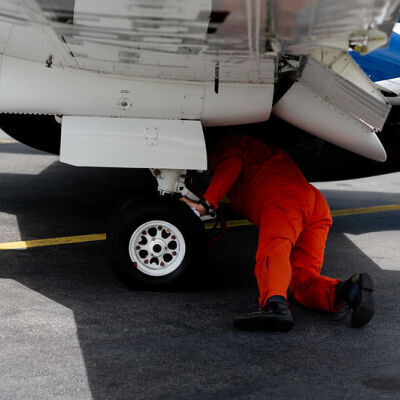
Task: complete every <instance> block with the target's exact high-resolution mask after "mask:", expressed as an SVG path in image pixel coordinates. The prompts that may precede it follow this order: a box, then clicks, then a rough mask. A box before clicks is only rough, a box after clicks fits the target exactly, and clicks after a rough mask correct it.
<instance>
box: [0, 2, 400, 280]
mask: <svg viewBox="0 0 400 400" xmlns="http://www.w3.org/2000/svg"><path fill="white" fill-rule="evenodd" d="M399 9H400V0H368V1H366V0H335V1H333V0H229V1H228V0H114V1H112V2H111V1H106V0H0V43H1V48H0V54H1V56H0V57H1V58H0V112H1V113H2V115H1V118H0V127H2V128H3V129H4V130H5V132H7V133H8V134H9V135H11V136H13V137H14V138H16V139H17V140H20V141H21V142H23V143H26V144H28V145H31V146H32V147H35V148H38V149H41V150H46V151H50V152H54V153H57V154H59V155H60V161H62V162H64V163H67V164H71V165H75V166H86V167H109V168H113V167H114V168H115V167H120V168H148V169H150V170H151V172H152V174H153V176H154V177H155V179H156V181H157V185H158V192H159V194H160V195H161V196H157V197H156V196H150V197H148V196H145V195H142V194H141V195H140V196H138V198H135V199H132V200H130V201H128V202H126V203H125V204H123V205H121V206H120V207H119V208H118V209H116V211H115V212H114V213H113V215H112V216H111V218H110V224H109V228H108V231H107V242H108V253H109V258H110V261H111V264H112V265H113V267H114V269H115V271H116V272H117V273H118V274H119V275H120V276H121V277H122V279H123V280H124V282H125V283H126V284H127V285H129V286H135V285H137V284H140V285H144V286H147V287H151V288H163V287H168V286H170V285H175V284H177V283H178V282H183V281H184V280H186V279H187V278H189V277H193V276H197V273H199V271H201V269H202V268H201V266H202V260H203V255H204V242H205V235H204V227H203V221H202V220H200V219H199V218H198V217H196V216H195V214H194V213H192V212H191V211H190V209H188V208H187V207H186V206H185V205H183V204H182V203H181V202H179V201H178V200H177V197H178V196H180V195H186V196H189V197H191V198H193V199H197V198H198V194H196V193H195V192H196V191H195V189H193V187H192V186H191V185H190V180H189V179H188V177H189V176H190V174H191V171H204V170H206V169H207V152H206V146H205V138H204V131H207V132H208V134H210V132H212V131H213V129H224V127H226V126H229V127H231V126H232V125H235V126H239V127H243V125H246V124H261V125H258V126H262V127H264V126H265V125H263V123H264V121H267V120H270V119H271V120H273V121H275V122H276V121H284V122H286V123H289V124H291V126H293V127H294V128H293V129H294V130H295V129H300V130H301V131H302V132H308V134H311V135H313V136H312V137H316V138H318V139H316V140H320V139H323V141H324V142H323V143H326V142H330V143H333V144H334V145H335V149H337V148H338V147H341V148H343V149H347V150H348V151H350V152H353V153H357V154H358V155H360V156H362V157H364V158H366V159H370V160H373V162H374V163H376V162H384V161H385V160H386V158H387V154H386V151H385V148H384V146H383V145H382V143H381V141H380V139H379V137H378V132H380V131H382V129H383V128H384V125H385V122H386V121H387V120H388V117H389V114H390V111H391V105H390V104H389V102H388V101H387V99H386V98H385V96H384V95H382V93H381V90H380V88H379V87H377V86H376V85H375V84H374V83H373V82H372V81H371V80H370V79H369V78H368V76H367V75H366V74H365V73H364V72H363V71H362V69H361V68H360V67H359V66H358V65H357V63H356V62H355V61H354V60H353V58H352V57H351V56H350V55H349V52H348V50H349V48H351V49H353V50H354V51H356V52H358V53H360V54H367V53H370V52H371V51H373V50H374V49H377V48H379V47H382V46H384V45H385V44H386V43H387V39H388V37H389V35H390V34H391V32H392V29H393V26H394V24H395V22H396V21H397V19H398V15H399ZM272 115H273V116H272ZM276 123H278V122H276ZM229 129H230V128H229ZM258 129H260V128H258ZM291 132H292V131H291V129H290V128H285V129H283V130H281V131H280V132H278V133H276V135H279V136H280V137H285V136H286V135H288V136H290V135H291V134H292V133H291ZM267 135H268V132H266V133H265V136H267ZM336 146H338V147H336ZM300 150H301V146H300ZM311 151H312V152H314V153H315V154H317V153H318V148H317V146H314V147H313V149H312V150H311ZM335 151H336V150H335ZM343 151H344V150H343ZM300 158H303V159H308V158H309V157H308V156H307V153H306V152H300ZM311 158H314V157H311ZM315 158H317V157H315ZM320 159H321V158H320ZM337 164H340V162H339V163H337V162H336V164H335V165H334V167H336V166H337ZM375 165H376V164H374V166H375ZM127 184H129V182H127ZM131 184H132V185H134V182H132V183H131Z"/></svg>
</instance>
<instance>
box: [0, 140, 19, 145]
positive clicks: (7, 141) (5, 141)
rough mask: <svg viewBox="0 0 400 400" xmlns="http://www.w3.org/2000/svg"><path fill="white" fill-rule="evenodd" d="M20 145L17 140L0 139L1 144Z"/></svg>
mask: <svg viewBox="0 0 400 400" xmlns="http://www.w3.org/2000/svg"><path fill="white" fill-rule="evenodd" d="M7 143H18V142H17V141H16V140H8V139H0V144H7Z"/></svg>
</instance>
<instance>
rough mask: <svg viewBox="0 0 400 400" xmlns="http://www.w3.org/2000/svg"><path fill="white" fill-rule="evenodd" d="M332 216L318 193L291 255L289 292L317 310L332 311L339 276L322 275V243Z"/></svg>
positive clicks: (335, 308)
mask: <svg viewBox="0 0 400 400" xmlns="http://www.w3.org/2000/svg"><path fill="white" fill-rule="evenodd" d="M331 225H332V219H331V217H330V212H329V208H328V205H327V204H326V201H325V199H324V198H323V197H322V195H320V194H319V193H318V194H317V197H316V205H315V211H314V215H313V218H312V221H311V223H309V224H307V226H306V227H305V229H304V230H303V232H302V233H301V234H300V236H299V238H298V240H297V242H296V244H295V246H294V249H293V252H292V256H291V262H292V280H291V283H290V292H291V293H292V295H293V297H294V298H295V300H296V301H297V302H299V303H300V304H303V305H304V306H306V307H308V308H312V309H316V310H323V311H331V312H335V311H338V310H339V309H340V306H341V305H335V304H334V300H335V287H336V285H337V283H338V282H339V280H338V279H332V278H329V277H327V276H322V275H321V274H320V273H321V268H322V263H323V259H324V251H325V242H326V238H327V236H328V232H329V229H330V227H331Z"/></svg>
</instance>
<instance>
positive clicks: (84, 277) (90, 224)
mask: <svg viewBox="0 0 400 400" xmlns="http://www.w3.org/2000/svg"><path fill="white" fill-rule="evenodd" d="M316 186H317V187H318V188H319V189H321V191H322V192H323V194H324V195H325V197H326V198H327V200H328V203H329V205H330V207H331V209H332V210H333V211H337V210H347V212H344V213H342V215H341V213H340V212H337V213H336V216H335V217H334V225H333V228H332V230H331V232H330V234H329V238H328V241H327V248H326V256H325V263H324V269H323V273H324V274H325V275H329V276H332V277H338V278H348V277H349V276H350V275H352V274H353V273H354V272H360V271H366V272H369V273H370V274H371V275H372V277H373V279H374V282H375V286H376V292H375V293H376V315H375V317H374V318H373V320H372V321H371V322H370V323H369V324H368V325H367V326H365V327H364V328H362V329H354V328H351V326H350V322H349V320H343V321H336V320H335V319H334V318H333V317H332V315H330V314H327V313H321V312H317V311H311V310H307V309H305V308H302V307H301V306H299V305H297V304H291V310H292V312H293V315H294V318H295V326H294V328H293V330H292V331H290V332H289V333H265V332H255V333H254V332H253V333H251V332H241V331H237V330H235V329H234V327H233V325H232V316H233V315H235V314H237V313H242V312H247V311H253V310H255V309H256V308H257V304H256V302H257V287H256V282H255V279H254V276H253V265H254V254H255V250H256V245H257V231H256V230H255V229H254V228H253V227H250V226H240V227H235V228H231V229H229V230H228V232H227V234H226V236H225V237H224V238H223V239H221V240H220V241H218V242H217V243H215V244H213V245H210V246H209V249H208V263H209V266H210V267H211V273H209V277H208V284H207V285H206V286H205V287H202V288H199V289H196V290H193V289H192V290H187V291H184V290H183V291H179V292H178V291H177V292H148V291H139V290H129V289H127V288H126V287H125V286H124V285H123V284H122V283H121V282H120V281H119V280H118V278H117V277H116V276H115V275H114V273H113V272H112V270H111V268H110V266H109V264H108V260H107V257H106V251H105V241H104V240H95V241H90V242H83V243H72V244H62V245H50V244H49V245H46V246H40V247H29V246H28V248H22V249H17V250H13V249H11V248H7V246H8V245H5V246H3V247H5V249H3V250H0V376H1V379H0V399H40V400H43V399H74V400H78V399H135V400H140V399H276V400H279V399H282V400H283V399H285V400H287V399H298V400H301V399H312V398H315V399H373V400H376V399H400V348H399V338H400V312H399V311H400V296H399V293H400V263H399V258H400V210H399V209H400V207H397V208H396V206H399V205H400V173H395V174H390V175H385V176H377V177H372V178H364V179H359V180H349V181H341V182H329V183H320V184H316ZM151 187H154V182H153V179H152V177H151V176H150V174H149V173H148V172H147V171H144V170H122V169H101V168H77V167H72V166H68V165H64V164H61V163H60V162H58V159H57V157H56V156H52V155H48V154H45V153H42V152H39V151H36V150H33V149H31V148H28V147H26V146H24V145H22V144H19V143H15V142H13V141H12V140H11V139H10V138H8V137H7V136H6V135H4V134H1V135H0V244H2V243H3V244H4V243H5V244H9V243H16V242H17V243H25V244H26V243H29V241H35V240H38V239H47V238H60V237H71V236H77V235H78V236H80V235H102V234H104V232H105V226H106V221H107V217H108V215H109V214H110V212H111V210H112V209H113V207H114V205H115V204H116V202H118V201H119V199H120V198H125V197H129V196H132V195H135V194H138V193H141V192H144V191H146V190H149V188H151ZM391 205H393V206H394V207H392V208H390V207H387V206H391ZM362 210H364V211H362ZM334 215H335V214H334Z"/></svg>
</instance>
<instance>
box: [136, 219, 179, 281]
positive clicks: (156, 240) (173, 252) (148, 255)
mask: <svg viewBox="0 0 400 400" xmlns="http://www.w3.org/2000/svg"><path fill="white" fill-rule="evenodd" d="M185 253H186V244H185V239H184V238H183V235H182V233H181V232H180V231H179V229H178V228H177V227H176V226H174V225H172V224H170V223H169V222H166V221H158V220H155V221H149V222H146V223H145V224H142V225H140V226H139V227H138V228H137V229H136V230H135V232H133V234H132V236H131V239H130V241H129V255H130V258H131V261H132V263H133V267H134V268H137V269H138V270H139V271H140V272H143V273H144V274H146V275H150V276H165V275H168V274H170V273H172V272H174V271H175V270H176V269H178V268H179V266H180V265H181V263H182V260H183V258H184V257H185Z"/></svg>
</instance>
